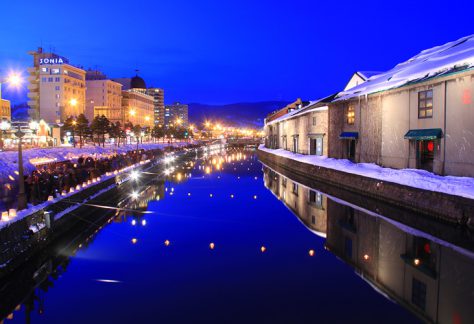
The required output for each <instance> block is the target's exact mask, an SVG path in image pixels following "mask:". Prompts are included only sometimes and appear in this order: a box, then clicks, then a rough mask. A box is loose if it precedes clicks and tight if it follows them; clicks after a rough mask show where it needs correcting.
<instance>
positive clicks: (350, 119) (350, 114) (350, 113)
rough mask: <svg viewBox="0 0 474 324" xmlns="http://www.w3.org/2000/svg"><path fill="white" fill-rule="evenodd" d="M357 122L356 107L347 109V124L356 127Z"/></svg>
mask: <svg viewBox="0 0 474 324" xmlns="http://www.w3.org/2000/svg"><path fill="white" fill-rule="evenodd" d="M354 122H355V109H354V106H349V107H347V124H348V125H354Z"/></svg>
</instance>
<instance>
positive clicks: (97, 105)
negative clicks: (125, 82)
mask: <svg viewBox="0 0 474 324" xmlns="http://www.w3.org/2000/svg"><path fill="white" fill-rule="evenodd" d="M86 86H87V90H86V112H85V115H86V117H87V119H89V121H92V120H93V119H94V117H95V116H102V115H104V116H105V117H107V119H109V120H110V121H111V122H113V123H116V122H120V123H121V124H122V125H123V124H124V119H123V116H124V114H123V111H122V84H120V83H118V82H114V81H112V80H109V79H107V77H106V75H105V74H103V73H102V72H100V71H94V70H89V71H87V73H86Z"/></svg>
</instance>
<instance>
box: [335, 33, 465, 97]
mask: <svg viewBox="0 0 474 324" xmlns="http://www.w3.org/2000/svg"><path fill="white" fill-rule="evenodd" d="M473 67H474V34H473V35H470V36H466V37H463V38H460V39H458V40H456V41H453V42H449V43H446V44H444V45H441V46H436V47H433V48H430V49H427V50H424V51H422V52H420V53H419V54H418V55H415V56H414V57H412V58H410V59H409V60H407V61H405V62H403V63H400V64H398V65H396V66H395V67H394V68H393V69H391V70H389V71H387V72H382V73H380V74H375V75H372V76H370V77H369V78H368V80H367V81H366V82H364V83H362V84H359V85H357V86H355V87H353V88H350V89H347V90H345V91H342V92H340V93H339V95H338V98H337V99H336V101H337V100H345V99H350V98H353V97H356V96H360V95H366V94H370V93H374V92H379V91H385V90H389V89H393V88H398V87H401V86H403V85H406V84H407V83H410V82H415V81H421V80H424V79H427V78H431V77H434V76H439V75H442V74H444V73H449V72H452V71H459V70H466V69H470V68H473ZM375 73H377V72H375Z"/></svg>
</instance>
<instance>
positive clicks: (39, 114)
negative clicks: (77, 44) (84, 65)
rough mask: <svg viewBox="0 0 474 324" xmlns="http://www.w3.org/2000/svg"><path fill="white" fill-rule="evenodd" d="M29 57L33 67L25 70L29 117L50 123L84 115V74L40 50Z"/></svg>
mask: <svg viewBox="0 0 474 324" xmlns="http://www.w3.org/2000/svg"><path fill="white" fill-rule="evenodd" d="M29 54H30V55H32V56H33V67H30V68H28V73H29V77H28V81H29V84H28V98H29V101H28V106H29V107H30V113H31V115H30V117H31V118H32V119H36V120H38V119H43V120H44V121H46V122H47V123H50V124H52V123H61V122H64V120H65V119H66V118H68V117H69V116H78V115H79V114H82V113H84V112H85V100H86V83H85V76H86V71H84V70H83V69H81V68H78V67H75V66H73V65H71V64H69V61H68V60H67V59H66V58H64V57H62V56H59V55H57V54H55V53H45V52H43V49H42V48H41V47H40V48H38V50H37V51H31V52H29Z"/></svg>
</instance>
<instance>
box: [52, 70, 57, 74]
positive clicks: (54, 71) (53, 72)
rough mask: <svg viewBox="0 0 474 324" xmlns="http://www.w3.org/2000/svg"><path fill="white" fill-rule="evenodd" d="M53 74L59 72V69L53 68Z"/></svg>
mask: <svg viewBox="0 0 474 324" xmlns="http://www.w3.org/2000/svg"><path fill="white" fill-rule="evenodd" d="M51 74H59V69H51Z"/></svg>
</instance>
